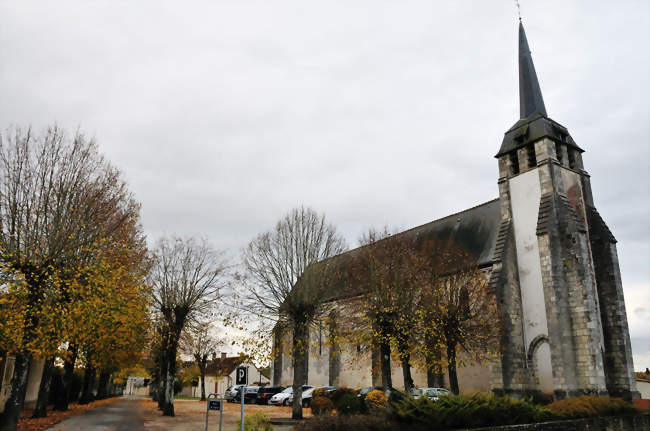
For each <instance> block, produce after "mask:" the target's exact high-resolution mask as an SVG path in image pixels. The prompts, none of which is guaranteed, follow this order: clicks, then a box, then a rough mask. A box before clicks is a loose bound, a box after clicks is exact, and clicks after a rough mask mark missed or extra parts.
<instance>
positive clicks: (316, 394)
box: [311, 388, 330, 398]
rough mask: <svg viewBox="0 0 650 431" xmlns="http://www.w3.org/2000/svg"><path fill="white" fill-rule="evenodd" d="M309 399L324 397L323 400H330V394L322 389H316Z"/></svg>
mask: <svg viewBox="0 0 650 431" xmlns="http://www.w3.org/2000/svg"><path fill="white" fill-rule="evenodd" d="M311 397H312V398H314V397H325V398H330V392H329V391H328V390H327V389H324V388H318V389H314V390H313V391H312V393H311Z"/></svg>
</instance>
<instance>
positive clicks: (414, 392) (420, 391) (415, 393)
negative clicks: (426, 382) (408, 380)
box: [411, 388, 451, 401]
mask: <svg viewBox="0 0 650 431" xmlns="http://www.w3.org/2000/svg"><path fill="white" fill-rule="evenodd" d="M447 395H451V392H449V391H448V390H447V389H445V388H413V389H411V396H412V397H413V398H420V397H427V398H430V399H432V400H433V401H438V398H440V397H445V396H447Z"/></svg>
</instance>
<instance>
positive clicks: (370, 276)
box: [346, 228, 423, 391]
mask: <svg viewBox="0 0 650 431" xmlns="http://www.w3.org/2000/svg"><path fill="white" fill-rule="evenodd" d="M359 243H360V245H361V247H360V248H358V249H357V250H355V251H354V252H353V253H352V254H351V256H350V261H349V263H348V265H349V267H350V268H351V274H352V275H351V277H350V279H351V282H352V283H353V284H355V285H357V286H358V289H359V292H360V294H359V296H358V297H357V298H356V300H355V301H352V302H350V304H352V307H351V310H352V311H351V312H350V313H348V314H347V317H346V318H347V319H356V320H357V322H355V323H352V324H348V325H347V326H348V327H350V328H353V329H352V331H348V335H347V336H348V337H350V336H352V337H353V338H354V337H356V341H357V342H365V343H368V344H370V345H371V346H372V347H373V348H376V347H378V349H379V361H380V367H381V382H382V386H383V387H385V388H391V387H392V386H393V382H392V376H391V354H392V352H393V351H395V352H396V353H397V356H398V357H399V359H400V363H401V366H402V373H403V378H404V387H405V388H406V390H407V391H408V390H409V389H410V388H412V387H413V378H412V376H411V350H412V346H413V343H414V342H415V340H416V337H415V333H416V329H415V328H416V324H415V320H414V310H415V308H416V304H417V300H418V297H419V294H420V291H419V288H420V285H419V278H418V277H419V273H420V270H421V265H422V263H423V262H422V259H421V256H420V255H419V253H418V252H417V250H416V248H415V245H414V243H413V242H412V241H411V239H410V238H408V237H406V236H404V235H395V234H393V233H392V232H391V231H390V230H389V229H388V228H384V229H383V230H376V229H369V230H368V231H367V232H366V233H364V235H363V236H362V237H361V238H360V240H359ZM393 346H394V350H393Z"/></svg>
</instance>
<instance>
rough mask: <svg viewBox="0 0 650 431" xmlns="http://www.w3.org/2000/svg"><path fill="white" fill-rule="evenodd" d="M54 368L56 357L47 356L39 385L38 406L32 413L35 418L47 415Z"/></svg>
mask: <svg viewBox="0 0 650 431" xmlns="http://www.w3.org/2000/svg"><path fill="white" fill-rule="evenodd" d="M53 370H54V358H53V357H52V358H47V359H46V360H45V363H44V364H43V375H42V376H41V384H40V385H39V387H38V399H37V400H36V408H35V409H34V414H33V415H32V417H33V418H44V417H46V416H47V405H48V403H49V400H50V387H51V383H52V371H53Z"/></svg>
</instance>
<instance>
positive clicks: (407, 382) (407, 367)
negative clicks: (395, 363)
mask: <svg viewBox="0 0 650 431" xmlns="http://www.w3.org/2000/svg"><path fill="white" fill-rule="evenodd" d="M410 362H411V355H410V354H408V353H403V354H402V375H403V376H404V392H406V393H407V394H408V393H410V391H411V389H413V377H411V363H410Z"/></svg>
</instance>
